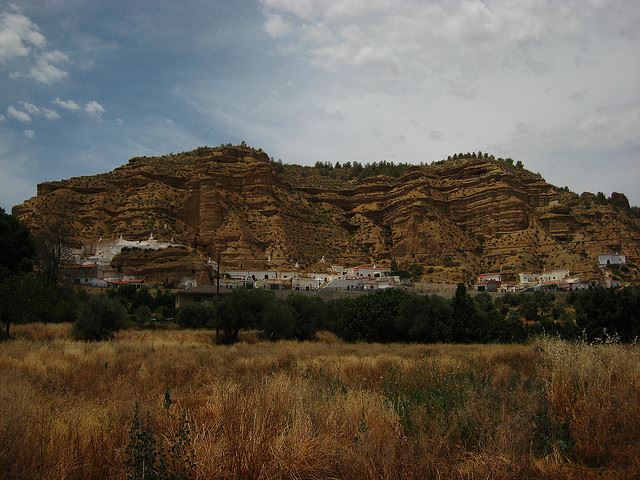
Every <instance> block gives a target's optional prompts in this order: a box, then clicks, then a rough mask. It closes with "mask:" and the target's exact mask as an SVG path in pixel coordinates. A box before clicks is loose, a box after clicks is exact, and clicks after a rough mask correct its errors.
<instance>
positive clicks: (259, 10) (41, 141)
mask: <svg viewBox="0 0 640 480" xmlns="http://www.w3.org/2000/svg"><path fill="white" fill-rule="evenodd" d="M638 52H640V1H638V0H563V1H562V2H559V1H557V0H486V1H480V0H439V1H431V0H404V1H401V0H332V1H329V0H233V1H232V0H228V1H217V0H181V1H177V0H170V1H169V0H154V1H149V0H110V1H108V2H105V1H101V0H24V1H17V0H16V1H14V2H3V0H0V207H2V208H4V209H5V210H10V208H11V207H12V206H13V205H15V204H17V203H21V202H22V201H24V200H25V199H27V198H29V197H31V196H34V195H35V193H36V185H37V183H39V182H42V181H48V180H59V179H63V178H69V177H72V176H79V175H92V174H96V173H102V172H106V171H109V170H112V169H113V168H115V167H117V166H119V165H122V164H124V163H126V162H127V160H128V159H129V158H131V157H134V156H138V155H161V154H166V153H171V152H180V151H186V150H192V149H194V148H196V147H198V146H204V145H209V146H215V145H218V144H221V143H229V142H231V143H234V144H235V143H240V142H241V141H245V142H247V143H248V144H249V145H251V146H254V147H256V148H262V149H263V150H265V151H266V152H267V153H268V154H269V155H270V156H272V157H274V158H276V159H278V158H279V159H282V160H283V161H284V162H285V163H298V164H313V163H315V162H316V161H331V162H336V161H340V162H346V161H354V160H356V161H360V162H373V161H380V160H387V161H395V162H410V163H420V162H425V163H430V162H433V161H437V160H440V159H442V158H446V157H447V156H448V155H451V154H453V153H456V152H468V151H478V150H480V151H482V152H489V153H493V154H494V155H496V156H497V157H511V158H513V159H515V160H521V161H522V162H523V163H524V165H525V167H526V168H528V169H529V170H532V171H534V172H539V173H541V174H542V175H543V176H544V177H545V178H546V179H547V181H549V182H550V183H552V184H554V185H558V186H564V185H566V186H568V187H569V188H570V189H571V190H573V191H576V192H578V193H580V192H583V191H592V192H598V191H602V192H604V193H605V194H607V195H609V194H610V193H611V192H613V191H618V192H624V193H625V194H626V195H627V196H628V197H629V199H630V201H631V203H632V204H634V205H638V204H640V54H639V53H638Z"/></svg>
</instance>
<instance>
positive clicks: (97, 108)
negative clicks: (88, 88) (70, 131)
mask: <svg viewBox="0 0 640 480" xmlns="http://www.w3.org/2000/svg"><path fill="white" fill-rule="evenodd" d="M84 111H85V113H86V114H87V115H89V116H90V117H91V118H93V119H95V120H101V119H102V115H103V114H104V112H105V111H106V110H105V108H104V107H103V106H102V105H100V104H99V103H98V102H96V101H95V100H92V101H90V102H87V103H85V104H84Z"/></svg>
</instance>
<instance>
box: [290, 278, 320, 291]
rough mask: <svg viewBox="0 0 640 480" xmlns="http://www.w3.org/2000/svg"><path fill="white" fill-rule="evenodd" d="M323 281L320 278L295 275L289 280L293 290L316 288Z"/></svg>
mask: <svg viewBox="0 0 640 480" xmlns="http://www.w3.org/2000/svg"><path fill="white" fill-rule="evenodd" d="M323 283H324V279H322V278H314V277H295V278H293V279H292V280H291V288H292V289H293V290H317V289H318V288H320V285H322V284H323Z"/></svg>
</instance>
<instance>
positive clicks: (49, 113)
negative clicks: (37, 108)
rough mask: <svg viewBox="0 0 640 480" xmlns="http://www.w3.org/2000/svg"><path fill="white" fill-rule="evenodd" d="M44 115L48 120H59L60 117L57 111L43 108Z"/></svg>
mask: <svg viewBox="0 0 640 480" xmlns="http://www.w3.org/2000/svg"><path fill="white" fill-rule="evenodd" d="M42 114H43V115H44V116H45V118H46V119H47V120H59V119H60V115H59V114H58V112H56V111H55V110H51V109H49V108H44V107H43V108H42Z"/></svg>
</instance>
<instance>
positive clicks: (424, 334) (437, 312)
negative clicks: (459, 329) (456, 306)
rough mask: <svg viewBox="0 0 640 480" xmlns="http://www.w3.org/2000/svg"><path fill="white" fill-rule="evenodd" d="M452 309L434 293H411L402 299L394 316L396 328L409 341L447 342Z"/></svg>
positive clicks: (449, 336)
mask: <svg viewBox="0 0 640 480" xmlns="http://www.w3.org/2000/svg"><path fill="white" fill-rule="evenodd" d="M451 316H452V310H451V306H450V305H449V302H447V300H445V299H444V298H442V297H438V296H436V295H433V296H429V295H425V296H421V295H411V296H410V297H408V298H406V299H405V300H403V302H402V303H401V304H400V308H399V309H398V314H397V316H396V328H397V329H398V331H400V332H402V336H403V337H404V339H405V340H407V341H411V342H424V343H429V342H447V341H449V340H450V339H451Z"/></svg>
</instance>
